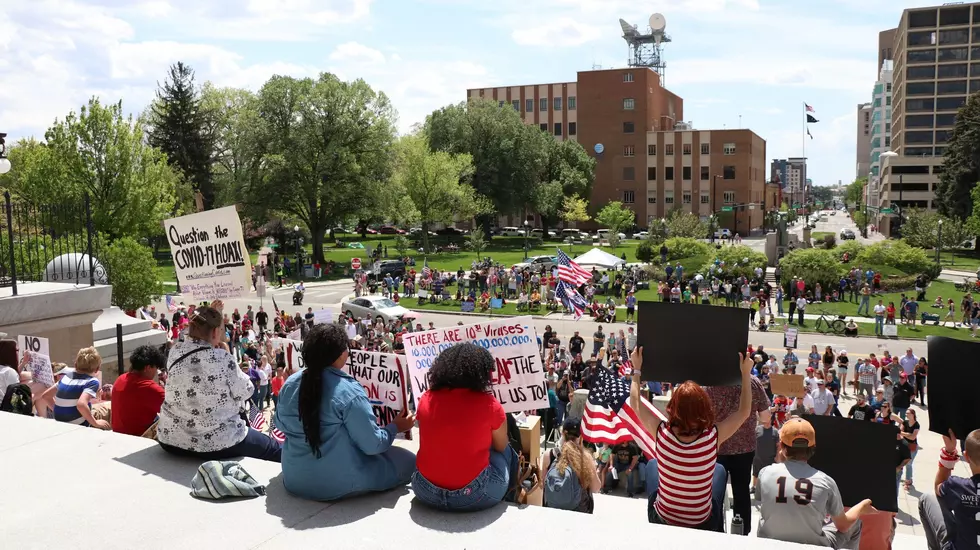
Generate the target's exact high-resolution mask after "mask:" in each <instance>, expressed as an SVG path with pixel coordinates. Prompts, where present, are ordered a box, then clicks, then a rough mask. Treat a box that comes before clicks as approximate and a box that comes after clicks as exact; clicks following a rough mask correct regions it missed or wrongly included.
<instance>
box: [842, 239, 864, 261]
mask: <svg viewBox="0 0 980 550" xmlns="http://www.w3.org/2000/svg"><path fill="white" fill-rule="evenodd" d="M862 250H864V245H863V244H861V243H859V242H857V241H856V240H852V241H841V242H840V244H838V245H837V257H838V258H843V257H844V253H845V252H846V253H847V254H848V257H849V258H850V259H851V261H854V260H855V259H857V257H858V254H860V253H861V251H862Z"/></svg>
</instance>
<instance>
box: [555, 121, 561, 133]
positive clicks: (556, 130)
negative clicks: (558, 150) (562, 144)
mask: <svg viewBox="0 0 980 550" xmlns="http://www.w3.org/2000/svg"><path fill="white" fill-rule="evenodd" d="M555 135H556V136H560V135H561V122H556V123H555Z"/></svg>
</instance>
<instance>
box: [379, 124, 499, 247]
mask: <svg viewBox="0 0 980 550" xmlns="http://www.w3.org/2000/svg"><path fill="white" fill-rule="evenodd" d="M396 151H397V157H396V158H397V160H396V166H395V172H394V178H393V179H394V183H395V185H396V186H397V188H396V189H397V191H401V192H403V193H404V196H405V197H408V199H409V201H410V205H411V208H412V210H413V211H412V212H411V213H410V216H409V219H412V220H413V221H418V222H419V223H420V224H421V225H422V243H423V247H424V249H425V250H429V226H430V225H431V224H433V223H438V222H443V223H450V222H452V221H453V220H454V219H466V218H472V217H473V216H476V215H478V214H483V213H486V212H488V211H491V210H492V205H490V204H489V201H488V200H487V199H485V198H484V197H482V196H480V195H478V194H477V193H476V191H475V190H474V189H473V187H471V186H470V185H468V184H467V183H465V182H466V181H468V180H469V178H470V176H471V175H472V174H473V161H472V157H470V155H468V154H465V153H464V154H458V155H452V154H449V153H446V152H443V151H433V150H432V149H431V148H430V147H429V140H428V138H427V137H426V135H425V133H424V132H418V133H415V134H411V135H407V136H405V137H403V138H401V139H400V140H399V141H398V144H397V147H396ZM399 203H400V205H401V209H403V210H404V209H405V202H404V201H399Z"/></svg>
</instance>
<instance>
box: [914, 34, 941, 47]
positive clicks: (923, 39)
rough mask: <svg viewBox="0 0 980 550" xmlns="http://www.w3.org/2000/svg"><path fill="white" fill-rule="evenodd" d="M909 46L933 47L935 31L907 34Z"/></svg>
mask: <svg viewBox="0 0 980 550" xmlns="http://www.w3.org/2000/svg"><path fill="white" fill-rule="evenodd" d="M907 40H908V45H909V46H935V45H936V31H916V32H910V33H908V38H907Z"/></svg>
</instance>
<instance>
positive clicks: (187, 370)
mask: <svg viewBox="0 0 980 550" xmlns="http://www.w3.org/2000/svg"><path fill="white" fill-rule="evenodd" d="M222 307H223V305H222V303H221V300H215V301H214V302H213V303H212V304H211V306H209V307H202V308H198V309H197V310H196V311H195V313H194V317H193V318H192V320H191V321H190V324H189V327H188V331H187V337H186V338H185V339H184V341H182V342H178V343H177V344H176V345H175V346H174V347H173V348H171V350H170V356H169V358H168V364H167V374H168V378H167V387H166V388H165V389H164V393H165V396H164V399H163V406H162V407H160V421H159V423H158V424H157V441H159V442H160V447H161V448H163V450H165V451H167V452H169V453H173V454H176V455H182V456H190V457H194V458H197V459H200V460H224V459H230V458H238V457H241V456H245V457H250V458H258V459H261V460H268V461H271V462H279V457H280V454H281V453H282V449H281V448H280V446H279V443H277V442H276V441H275V440H274V439H272V438H271V437H269V436H267V435H266V434H264V433H262V432H260V431H258V430H256V429H254V428H250V427H249V426H248V424H247V423H246V422H245V419H244V418H242V416H241V415H240V412H241V411H242V410H244V408H245V402H246V401H247V400H248V398H249V397H251V396H252V382H251V381H250V380H249V378H248V375H247V374H245V373H244V372H242V371H241V369H239V368H238V365H237V364H236V363H235V357H234V356H233V355H232V354H231V353H230V352H229V351H228V347H227V345H226V344H224V342H223V340H224V336H225V327H224V321H223V319H222V315H221V309H222Z"/></svg>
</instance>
